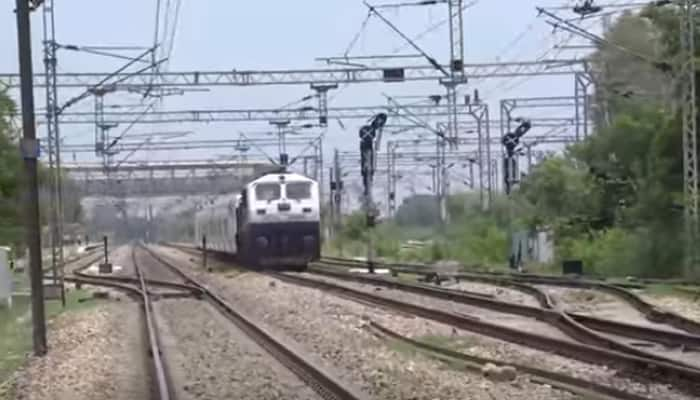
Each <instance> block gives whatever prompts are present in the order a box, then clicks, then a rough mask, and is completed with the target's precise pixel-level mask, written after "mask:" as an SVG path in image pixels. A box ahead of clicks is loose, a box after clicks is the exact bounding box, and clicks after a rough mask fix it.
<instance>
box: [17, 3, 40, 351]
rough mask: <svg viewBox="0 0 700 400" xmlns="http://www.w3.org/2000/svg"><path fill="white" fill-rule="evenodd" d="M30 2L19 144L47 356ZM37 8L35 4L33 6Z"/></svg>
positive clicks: (21, 20) (22, 47)
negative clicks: (22, 161)
mask: <svg viewBox="0 0 700 400" xmlns="http://www.w3.org/2000/svg"><path fill="white" fill-rule="evenodd" d="M29 5H30V1H28V0H16V7H17V8H16V10H15V12H16V14H17V44H18V53H19V72H20V80H21V97H22V100H21V101H22V130H23V136H22V139H21V141H20V149H21V151H22V158H24V168H25V175H26V177H25V178H26V179H25V185H26V187H25V190H26V199H25V200H26V201H25V206H26V216H25V224H26V225H25V226H26V229H27V233H26V235H27V237H26V240H27V245H28V247H29V276H30V280H31V296H32V341H33V345H34V354H36V355H37V356H43V355H45V354H46V351H47V346H46V320H45V315H44V286H43V276H42V274H43V271H42V267H41V225H40V222H39V182H38V177H37V159H38V158H39V148H40V147H39V142H38V141H37V139H36V121H35V117H34V82H33V70H32V44H31V27H30V22H29ZM33 5H34V4H33Z"/></svg>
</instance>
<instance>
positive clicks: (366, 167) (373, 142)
mask: <svg viewBox="0 0 700 400" xmlns="http://www.w3.org/2000/svg"><path fill="white" fill-rule="evenodd" d="M386 121H387V115H386V114H381V113H380V114H377V115H375V116H374V117H373V118H372V120H371V122H370V124H369V125H365V126H363V127H362V128H360V168H361V171H362V184H363V187H364V193H363V200H364V208H365V216H366V226H367V230H368V231H367V237H368V241H367V265H368V266H369V273H370V274H373V273H374V243H373V239H374V238H373V235H374V227H375V226H376V222H377V210H376V207H375V205H374V200H373V198H372V185H373V182H374V172H375V170H376V168H377V160H376V158H377V157H376V154H377V148H378V147H379V143H380V142H381V132H382V129H383V128H384V125H386ZM336 174H337V172H336Z"/></svg>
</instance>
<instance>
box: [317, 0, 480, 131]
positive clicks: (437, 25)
mask: <svg viewBox="0 0 700 400" xmlns="http://www.w3.org/2000/svg"><path fill="white" fill-rule="evenodd" d="M480 1H481V0H471V1H470V2H468V3H466V4H464V5H463V6H462V9H461V11H462V12H464V11H466V10H467V9H469V8H471V7H474V6H475V5H477V4H478V3H479V2H480ZM448 22H449V18H444V19H442V20H440V21H438V22H436V23H435V24H433V25H431V26H429V27H428V28H426V29H425V30H423V31H421V32H420V33H418V34H417V35H415V36H413V37H412V38H411V40H412V41H413V42H417V41H419V40H422V39H423V38H424V37H425V36H427V35H429V34H431V33H433V32H435V31H436V30H438V29H440V28H442V27H443V26H445V25H446V24H447V23H448ZM409 46H410V45H409V44H408V43H404V44H403V45H401V46H399V47H395V48H394V49H393V50H392V51H391V54H397V53H399V52H400V51H402V50H404V49H405V48H406V47H409ZM376 66H377V63H376V62H374V63H372V64H371V67H376ZM349 86H350V85H349V84H345V85H343V87H341V88H340V89H339V90H337V91H335V92H334V93H333V95H331V96H330V97H329V98H328V102H329V103H330V102H331V101H333V100H334V99H335V98H336V97H338V96H339V95H340V94H341V93H342V92H343V90H345V89H347V88H348V87H349ZM343 129H345V128H343Z"/></svg>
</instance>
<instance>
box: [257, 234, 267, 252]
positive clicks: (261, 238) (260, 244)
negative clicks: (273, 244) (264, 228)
mask: <svg viewBox="0 0 700 400" xmlns="http://www.w3.org/2000/svg"><path fill="white" fill-rule="evenodd" d="M255 243H256V244H257V245H258V247H259V248H261V249H265V248H267V246H268V245H269V244H270V241H269V240H267V238H266V237H265V236H258V238H257V239H255Z"/></svg>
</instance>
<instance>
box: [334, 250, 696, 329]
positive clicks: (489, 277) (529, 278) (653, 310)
mask: <svg viewBox="0 0 700 400" xmlns="http://www.w3.org/2000/svg"><path fill="white" fill-rule="evenodd" d="M322 262H323V263H324V264H327V265H333V266H337V267H346V268H347V267H353V266H358V267H365V268H366V267H367V263H366V262H363V261H357V260H345V259H341V258H333V257H328V258H323V260H322ZM376 266H377V267H386V268H390V269H392V270H394V271H397V272H404V273H411V274H417V275H432V276H433V277H434V278H436V279H438V280H439V279H440V277H443V278H452V279H464V280H474V281H480V282H486V283H492V284H498V285H503V286H506V287H511V288H515V289H522V290H524V291H525V292H528V293H530V294H532V295H534V296H535V297H536V298H538V301H540V303H542V304H543V305H546V304H547V302H548V301H550V300H551V299H550V300H546V299H543V298H542V294H541V293H537V292H536V290H537V289H536V288H535V290H532V289H530V288H527V287H525V284H541V285H551V286H561V287H569V288H579V289H592V290H597V291H601V292H604V293H608V294H610V295H613V296H615V297H616V298H619V299H621V300H623V301H625V302H627V303H628V304H630V305H631V306H632V307H634V308H635V309H636V310H637V311H639V312H640V313H641V314H642V315H644V317H645V318H646V319H647V320H649V321H651V322H654V323H658V324H665V325H669V326H671V327H673V328H676V329H680V330H683V331H685V332H688V333H691V334H695V335H700V323H699V322H697V321H693V320H691V319H688V318H685V317H683V316H682V315H678V314H676V313H673V312H670V311H666V310H661V309H659V308H658V307H655V306H654V305H652V304H649V303H648V302H646V301H644V300H643V299H642V298H641V297H639V296H637V295H636V294H635V293H634V292H632V291H630V290H629V289H627V288H624V287H621V286H620V285H619V284H610V283H606V282H601V281H592V280H585V279H570V278H564V277H556V276H547V275H534V274H516V273H505V272H504V273H494V272H488V273H455V274H444V275H440V274H438V273H437V272H436V271H434V270H433V269H432V268H430V267H427V266H425V265H422V266H421V265H417V264H416V265H400V264H383V263H377V264H376ZM631 286H632V287H640V286H639V285H631ZM530 287H532V286H530ZM550 306H552V307H553V306H554V304H550ZM552 307H550V308H552ZM597 325H598V326H601V324H597Z"/></svg>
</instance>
